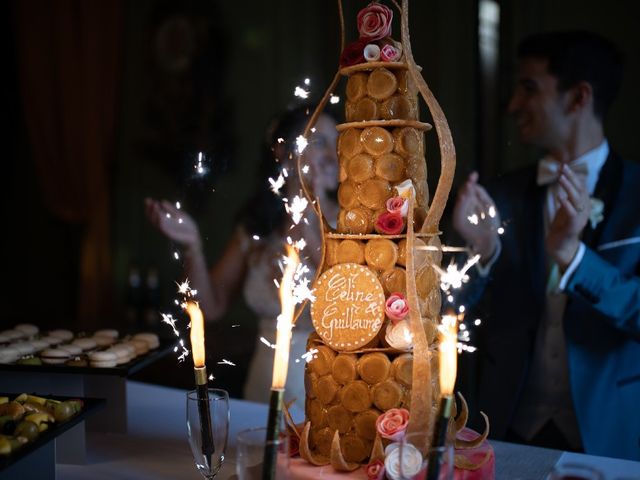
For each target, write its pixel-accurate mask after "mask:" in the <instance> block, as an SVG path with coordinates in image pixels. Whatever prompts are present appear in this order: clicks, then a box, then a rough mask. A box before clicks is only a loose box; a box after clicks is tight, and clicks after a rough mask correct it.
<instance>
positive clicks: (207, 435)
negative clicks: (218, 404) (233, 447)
mask: <svg viewBox="0 0 640 480" xmlns="http://www.w3.org/2000/svg"><path fill="white" fill-rule="evenodd" d="M193 371H194V373H195V378H196V394H197V397H198V415H199V416H200V426H201V428H202V454H203V455H204V457H205V459H208V464H209V465H211V456H212V455H213V452H214V451H215V449H216V447H215V443H214V440H213V428H212V425H211V408H210V402H209V392H208V389H207V367H194V369H193Z"/></svg>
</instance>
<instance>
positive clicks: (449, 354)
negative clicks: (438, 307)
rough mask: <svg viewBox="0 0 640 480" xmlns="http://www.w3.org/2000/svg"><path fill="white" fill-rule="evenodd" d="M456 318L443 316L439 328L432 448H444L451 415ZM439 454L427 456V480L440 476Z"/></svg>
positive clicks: (455, 368) (455, 353)
mask: <svg viewBox="0 0 640 480" xmlns="http://www.w3.org/2000/svg"><path fill="white" fill-rule="evenodd" d="M457 321H458V319H457V316H456V315H451V314H449V315H443V317H442V325H441V326H440V328H439V329H440V333H441V340H440V347H439V351H440V392H441V394H442V397H441V400H440V410H439V412H438V420H437V423H436V425H435V429H434V432H433V441H432V442H431V445H432V447H444V446H445V443H446V436H447V426H448V425H449V419H450V418H451V415H452V413H453V402H454V399H453V387H454V385H455V383H456V373H457V348H456V340H457V332H456V325H457ZM440 455H441V454H440V453H438V452H437V451H435V450H433V451H432V453H431V454H430V455H429V463H428V467H427V480H437V479H438V477H439V475H440Z"/></svg>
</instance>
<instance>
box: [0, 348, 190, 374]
mask: <svg viewBox="0 0 640 480" xmlns="http://www.w3.org/2000/svg"><path fill="white" fill-rule="evenodd" d="M177 344H178V340H177V339H175V340H160V346H159V347H158V348H155V349H153V350H149V352H148V353H145V354H144V355H141V356H139V357H137V358H134V359H133V360H131V361H130V362H129V363H124V364H122V365H118V366H115V367H109V368H98V367H72V366H69V365H50V364H42V365H20V364H16V363H8V364H0V373H2V372H34V373H35V372H39V373H79V374H85V375H86V374H90V375H116V376H120V377H128V376H129V375H133V374H134V373H136V372H138V371H140V370H142V369H143V368H145V367H146V366H147V365H150V364H152V363H153V362H155V361H156V360H159V359H160V358H162V357H164V356H165V355H167V354H168V353H170V352H171V351H173V349H174V348H175V347H176V345H177Z"/></svg>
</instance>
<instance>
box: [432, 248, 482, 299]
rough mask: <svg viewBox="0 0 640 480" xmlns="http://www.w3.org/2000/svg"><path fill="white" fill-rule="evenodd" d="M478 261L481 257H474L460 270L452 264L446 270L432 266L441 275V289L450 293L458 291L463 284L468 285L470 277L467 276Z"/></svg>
mask: <svg viewBox="0 0 640 480" xmlns="http://www.w3.org/2000/svg"><path fill="white" fill-rule="evenodd" d="M478 260H480V255H479V254H477V255H474V256H473V257H471V258H470V259H469V260H467V263H465V264H464V266H463V267H462V268H461V269H460V270H458V266H457V265H456V264H455V263H453V262H451V263H450V264H449V265H448V266H447V269H446V270H443V269H442V268H440V267H439V266H438V265H432V267H433V268H434V269H435V271H436V272H437V273H438V275H440V288H441V289H442V290H443V291H445V292H448V291H449V290H451V289H458V288H460V287H462V284H463V283H466V282H467V281H468V280H469V276H468V275H467V271H468V270H469V269H470V268H471V267H472V266H473V265H475V264H476V263H477V262H478Z"/></svg>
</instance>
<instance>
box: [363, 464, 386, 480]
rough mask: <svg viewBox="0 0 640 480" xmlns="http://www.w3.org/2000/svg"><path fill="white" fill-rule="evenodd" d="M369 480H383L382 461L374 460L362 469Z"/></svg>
mask: <svg viewBox="0 0 640 480" xmlns="http://www.w3.org/2000/svg"><path fill="white" fill-rule="evenodd" d="M364 471H365V472H366V473H367V478H368V479H369V480H382V479H383V478H384V463H383V462H382V460H374V461H373V462H371V463H369V465H367V466H366V467H364Z"/></svg>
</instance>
